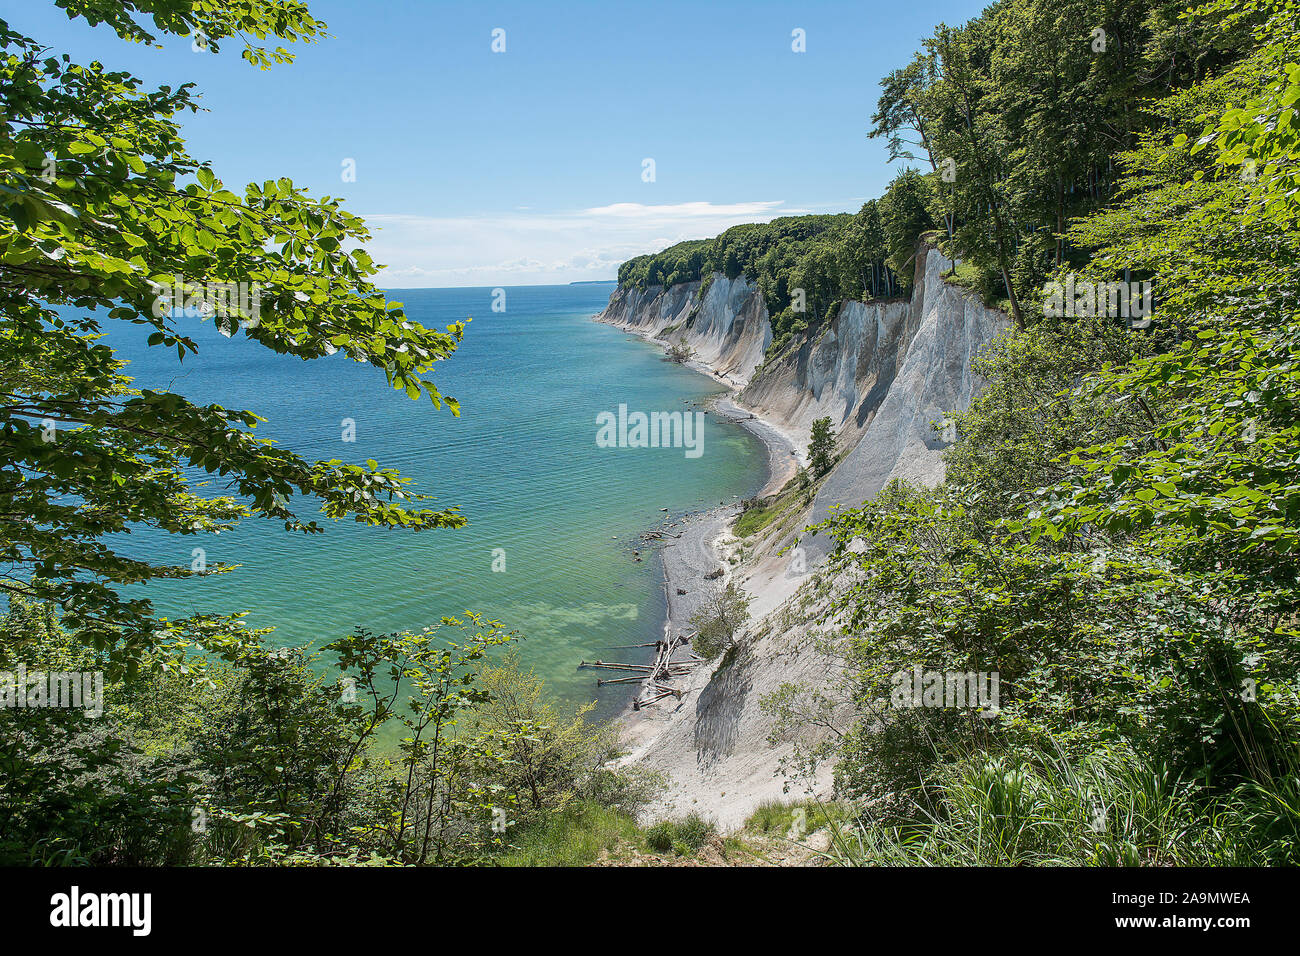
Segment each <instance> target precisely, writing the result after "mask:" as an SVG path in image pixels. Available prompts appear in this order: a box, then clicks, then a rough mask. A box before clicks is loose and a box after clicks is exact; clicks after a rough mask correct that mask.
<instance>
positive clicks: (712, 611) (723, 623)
mask: <svg viewBox="0 0 1300 956" xmlns="http://www.w3.org/2000/svg"><path fill="white" fill-rule="evenodd" d="M748 620H749V595H747V594H746V593H745V591H744V589H743V588H741V587H740V586H739V585H737V584H735V583H734V582H728V583H727V584H726V585H725V586H724V587H721V588H715V589H714V590H712V591H710V592H709V594H708V595H707V596H706V597H705V598H704V600H703V601H702V602H701V603H700V606H699V608H697V609H696V611H695V613H694V614H692V615H691V621H690V624H691V627H692V628H694V629H695V636H694V637H693V638H691V649H692V650H693V651H695V653H696V654H698V655H700V657H703V658H704V659H705V660H709V661H711V660H716V659H717V658H718V657H719V656H720V655H721V654H722V652H723V651H725V650H727V649H728V648H730V647H731V646H732V643H733V641H735V638H736V632H737V631H739V630H740V629H741V628H742V627H744V626H745V622H746V621H748Z"/></svg>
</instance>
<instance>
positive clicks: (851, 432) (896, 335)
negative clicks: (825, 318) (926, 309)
mask: <svg viewBox="0 0 1300 956" xmlns="http://www.w3.org/2000/svg"><path fill="white" fill-rule="evenodd" d="M909 315H910V307H909V304H908V303H907V302H846V303H845V304H844V305H843V306H842V307H841V308H840V311H839V314H838V315H837V316H836V317H835V318H834V319H833V320H832V321H831V323H830V324H829V325H828V326H827V327H826V328H825V329H824V330H823V331H822V332H821V334H820V335H819V336H818V337H817V338H816V339H815V340H807V341H804V342H802V343H800V344H799V345H797V346H795V347H793V348H787V349H786V351H785V352H783V353H782V354H781V355H780V356H778V357H776V358H775V359H773V360H772V361H771V362H769V363H768V364H767V365H765V366H764V367H763V368H762V370H761V371H760V372H759V373H758V374H757V375H755V376H754V377H753V379H752V380H751V381H750V383H749V386H748V387H747V388H746V389H745V390H744V391H743V392H741V394H740V396H739V402H740V404H741V405H743V406H744V407H746V408H749V409H751V410H753V412H754V413H755V414H757V415H759V416H760V417H762V418H766V419H768V420H769V421H773V422H775V423H777V424H778V425H780V426H781V427H782V428H783V429H785V430H786V431H788V432H790V433H792V434H793V435H795V436H797V437H798V442H797V444H798V447H799V449H800V451H801V452H805V453H806V451H807V448H808V435H809V433H810V432H811V431H812V423H813V422H814V421H815V420H816V419H818V418H829V419H830V420H831V424H832V425H833V426H834V428H835V430H836V432H837V433H838V434H839V435H840V441H841V442H842V443H844V444H847V445H852V444H854V443H856V442H857V440H858V439H859V438H860V437H861V435H862V433H863V431H864V429H865V428H866V426H867V425H868V424H869V423H870V421H871V419H872V417H873V416H874V414H875V411H876V409H877V408H878V407H879V406H880V403H881V402H882V401H883V400H884V397H885V395H887V394H888V392H889V388H890V385H891V384H892V383H893V380H894V375H895V372H896V369H897V362H898V357H899V354H900V352H901V351H902V350H905V349H906V339H907V334H908V319H909Z"/></svg>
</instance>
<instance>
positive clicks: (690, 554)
mask: <svg viewBox="0 0 1300 956" xmlns="http://www.w3.org/2000/svg"><path fill="white" fill-rule="evenodd" d="M593 321H598V322H599V321H601V319H600V318H599V314H597V316H594V317H593ZM605 324H609V325H614V327H615V328H619V329H622V331H624V332H626V333H627V334H629V335H633V336H635V337H636V338H639V339H641V340H643V341H646V342H652V343H655V344H661V343H660V341H659V340H658V339H656V338H655V337H654V336H653V335H651V334H647V333H643V332H641V331H639V330H636V329H629V328H625V327H623V326H622V325H619V324H616V323H605ZM684 364H685V367H687V368H689V369H691V370H692V371H695V372H698V373H699V374H701V375H704V376H707V377H708V378H710V379H712V380H713V381H715V382H717V383H719V384H721V385H723V386H725V387H726V389H727V391H726V393H725V394H722V395H719V396H717V397H716V398H714V399H713V400H712V401H711V402H710V405H709V407H710V408H711V409H712V410H713V411H714V412H715V414H717V415H718V416H719V417H721V418H724V419H726V420H728V421H731V422H734V423H735V424H737V425H739V426H741V427H742V428H744V429H745V430H746V431H748V432H749V433H750V434H752V435H754V436H755V437H756V438H758V440H759V441H761V442H762V443H763V447H764V448H765V449H766V450H767V460H766V462H765V463H764V468H765V476H764V480H763V485H762V487H761V488H760V490H759V491H758V493H757V495H756V497H759V498H764V497H768V496H770V495H774V494H776V493H777V492H779V491H780V490H781V488H783V487H784V486H785V484H786V483H787V482H788V481H789V480H790V479H791V478H793V477H794V475H795V473H796V471H797V467H798V463H799V458H798V455H799V451H798V445H797V444H796V442H795V440H794V438H793V437H792V436H791V435H789V434H788V433H787V432H785V431H784V430H783V429H782V428H780V427H779V426H778V425H776V424H775V423H773V422H771V421H769V420H767V419H765V418H762V417H760V416H758V415H757V414H755V413H754V412H752V411H750V410H749V409H747V408H745V407H744V406H742V405H740V404H739V403H738V402H737V401H736V398H737V396H738V394H739V392H740V390H741V389H742V388H743V387H744V384H745V383H743V382H737V381H736V380H734V379H732V378H730V377H728V376H723V375H719V374H718V373H717V372H715V371H714V370H713V369H712V368H710V367H709V366H707V365H705V364H704V363H702V362H698V361H695V360H690V361H687V362H686V363H684ZM740 512H741V506H740V505H739V504H729V505H721V506H719V507H717V508H711V509H709V510H707V511H701V512H696V513H693V514H688V515H685V516H683V517H682V518H680V519H679V520H678V521H677V522H676V523H675V525H674V527H675V528H677V529H679V530H680V532H681V533H680V535H679V536H678V537H676V538H671V539H667V542H666V543H665V544H664V545H663V546H662V547H659V548H656V549H655V550H656V553H657V557H658V561H659V572H660V579H661V584H662V587H663V589H664V608H665V611H664V623H663V636H664V638H665V639H667V638H668V637H670V636H672V635H675V634H684V633H686V632H687V630H688V627H689V622H690V619H691V616H692V615H693V614H694V613H695V611H696V609H697V608H698V607H699V605H700V602H701V601H702V599H703V598H704V596H705V595H706V594H707V592H708V589H709V588H710V586H714V581H716V582H717V584H726V583H727V582H728V581H729V580H730V578H731V567H730V565H729V563H728V562H727V560H726V558H727V546H726V539H727V538H728V537H729V536H730V529H731V524H732V522H733V521H734V519H735V518H736V516H737V515H739V514H740ZM719 570H721V572H722V574H721V577H719V578H715V579H713V581H711V580H710V579H708V578H707V577H706V575H708V574H711V573H716V572H718V571H719ZM688 654H689V651H688V650H685V651H680V652H679V653H678V656H679V657H681V658H685V657H686V656H687V655H688ZM703 673H707V669H706V668H699V669H698V670H697V671H696V674H695V675H692V676H691V677H688V678H684V679H683V680H682V682H681V686H682V690H683V695H682V698H681V699H680V700H677V701H673V700H672V699H671V698H668V699H665V700H662V701H660V702H658V703H656V704H652V705H650V706H648V707H644V708H641V709H639V710H634V709H633V706H632V701H629V702H628V703H627V704H626V705H625V706H624V708H623V710H622V711H620V712H619V713H618V714H617V715H616V716H615V717H614V718H613V720H614V723H616V724H617V725H618V726H619V727H620V728H621V729H622V731H623V734H624V739H625V741H626V743H627V744H628V745H629V746H630V748H631V749H632V750H633V751H634V752H636V751H640V750H642V749H643V748H644V747H645V746H646V745H647V744H649V743H650V742H652V741H653V740H654V739H655V737H656V736H658V734H659V733H660V731H661V730H662V729H663V727H664V725H665V724H666V723H667V722H668V721H669V719H670V718H671V717H672V716H673V714H675V713H676V712H677V711H679V710H680V709H681V708H683V707H684V706H686V705H687V699H688V694H689V693H690V692H691V691H692V690H694V689H698V687H697V678H698V677H699V676H700V675H701V674H703Z"/></svg>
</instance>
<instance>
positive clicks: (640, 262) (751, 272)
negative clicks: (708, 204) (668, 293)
mask: <svg viewBox="0 0 1300 956" xmlns="http://www.w3.org/2000/svg"><path fill="white" fill-rule="evenodd" d="M930 190H931V187H930V185H929V183H928V181H927V180H926V179H925V178H924V177H922V176H920V175H919V174H918V173H917V172H916V171H915V170H907V171H906V172H904V173H902V174H901V175H899V176H898V177H897V178H896V179H895V180H894V182H893V183H892V184H891V185H890V187H889V190H888V192H886V193H885V195H884V196H883V197H882V198H881V199H879V200H874V199H873V200H871V201H870V202H867V203H865V204H864V205H863V207H862V209H860V210H859V211H858V212H857V213H856V214H855V215H849V214H848V213H841V214H839V215H834V216H787V217H784V218H781V219H774V220H773V221H771V222H768V223H747V224H745V225H741V226H733V227H732V228H730V229H728V230H727V231H726V232H724V233H722V235H720V236H717V237H716V238H714V239H700V240H687V241H686V242H679V243H677V244H676V245H674V246H669V247H668V248H667V249H665V250H664V251H663V252H659V253H655V254H653V255H647V256H638V257H636V258H634V259H629V260H628V261H627V262H625V263H623V265H621V266H620V267H619V270H618V281H619V283H620V284H621V285H624V286H635V287H636V288H639V289H645V288H647V287H648V286H670V285H675V284H677V283H679V282H696V281H700V282H702V283H703V285H702V287H701V294H703V292H704V291H707V283H708V281H709V277H710V276H711V275H713V274H714V273H715V272H720V273H722V274H723V275H725V276H726V277H727V278H728V279H735V278H737V277H738V276H741V275H744V276H747V277H748V278H749V279H750V280H751V281H754V282H756V283H757V285H758V288H759V289H761V290H762V292H763V297H764V299H765V300H766V303H767V312H768V316H769V318H770V320H771V323H772V335H773V342H772V345H771V347H770V350H769V351H770V353H775V352H778V351H780V350H781V348H783V347H784V346H785V345H786V343H788V342H790V341H792V340H794V339H796V338H798V337H799V336H801V335H803V334H805V333H806V332H807V331H808V329H810V328H817V327H818V326H820V325H821V323H823V322H825V321H828V320H829V319H831V318H832V317H834V315H835V313H836V311H838V309H839V307H840V303H842V302H844V301H846V300H849V299H876V298H893V297H895V296H900V295H904V294H906V293H907V291H908V290H909V289H910V288H911V283H912V275H913V268H912V257H913V256H914V255H915V253H916V244H917V240H918V239H919V238H920V236H921V235H922V234H923V233H924V232H925V231H926V230H927V229H930V228H932V227H933V225H934V223H933V219H932V216H931V213H930V208H929V207H930V200H929V196H930ZM795 290H802V292H803V295H802V296H801V297H798V296H796V293H795Z"/></svg>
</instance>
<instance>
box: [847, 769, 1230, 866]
mask: <svg viewBox="0 0 1300 956" xmlns="http://www.w3.org/2000/svg"><path fill="white" fill-rule="evenodd" d="M915 797H916V799H915V802H912V803H910V804H909V807H908V810H907V811H906V812H904V813H902V814H898V815H893V816H890V817H888V818H880V817H877V816H864V817H863V818H861V819H860V820H859V821H858V823H857V826H856V827H855V828H854V829H853V830H852V831H850V833H851V835H850V836H849V837H848V838H847V839H842V840H840V841H837V842H836V843H835V845H834V847H833V851H832V855H833V856H834V857H835V858H836V859H837V861H838V862H840V863H841V864H848V865H855V864H856V865H872V866H877V865H882V864H884V865H893V866H900V865H902V866H907V865H913V866H916V865H920V866H1025V865H1030V866H1044V865H1058V866H1059V865H1065V866H1190V865H1207V864H1216V863H1217V864H1224V863H1233V862H1237V860H1236V859H1235V858H1234V857H1232V856H1230V855H1227V854H1225V852H1224V848H1225V847H1226V846H1228V845H1229V844H1228V841H1226V840H1225V839H1224V836H1223V834H1221V833H1217V832H1215V830H1214V828H1213V826H1212V825H1211V824H1210V823H1209V822H1208V821H1207V820H1206V819H1205V818H1204V817H1203V816H1201V815H1199V814H1198V813H1197V807H1196V804H1195V801H1194V799H1193V796H1192V793H1191V791H1190V790H1189V788H1188V787H1186V786H1185V785H1183V784H1181V783H1180V782H1179V781H1178V780H1177V779H1176V778H1174V777H1172V776H1171V775H1170V774H1169V772H1168V771H1167V770H1165V769H1164V768H1162V767H1160V766H1158V765H1152V764H1148V763H1145V762H1143V761H1141V760H1140V759H1138V758H1135V757H1134V756H1133V755H1131V754H1126V753H1123V752H1114V753H1112V752H1109V751H1099V752H1097V753H1096V754H1095V755H1093V756H1092V757H1090V758H1089V759H1087V760H1084V761H1079V762H1072V761H1070V760H1068V759H1066V758H1065V757H1063V756H1062V755H1060V754H1059V753H1057V752H1054V751H1051V750H1046V751H1043V752H1041V753H1030V754H1007V755H999V756H996V757H989V756H987V755H984V754H979V753H972V754H970V755H969V756H967V757H965V758H964V759H962V760H960V761H959V762H957V763H956V764H954V765H953V766H951V767H950V768H948V769H946V770H945V771H944V772H943V773H942V774H941V775H939V779H938V781H937V782H936V783H935V784H933V785H932V786H931V787H929V788H927V790H926V791H925V792H924V793H916V794H915Z"/></svg>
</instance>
